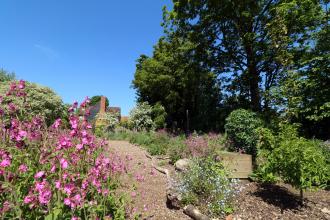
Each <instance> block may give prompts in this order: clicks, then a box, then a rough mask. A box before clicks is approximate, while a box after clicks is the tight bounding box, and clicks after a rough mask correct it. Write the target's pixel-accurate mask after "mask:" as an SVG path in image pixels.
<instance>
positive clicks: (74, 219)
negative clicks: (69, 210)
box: [71, 216, 79, 220]
mask: <svg viewBox="0 0 330 220" xmlns="http://www.w3.org/2000/svg"><path fill="white" fill-rule="evenodd" d="M71 220H79V218H78V217H75V216H74V217H72V218H71Z"/></svg>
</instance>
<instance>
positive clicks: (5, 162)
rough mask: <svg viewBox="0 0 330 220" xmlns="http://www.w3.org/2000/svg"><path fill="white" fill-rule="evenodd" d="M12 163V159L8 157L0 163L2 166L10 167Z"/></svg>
mask: <svg viewBox="0 0 330 220" xmlns="http://www.w3.org/2000/svg"><path fill="white" fill-rule="evenodd" d="M10 164H11V161H10V159H8V158H6V159H4V160H3V161H1V163H0V167H9V166H10Z"/></svg>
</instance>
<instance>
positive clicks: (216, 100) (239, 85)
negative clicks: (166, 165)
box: [133, 0, 330, 139]
mask: <svg viewBox="0 0 330 220" xmlns="http://www.w3.org/2000/svg"><path fill="white" fill-rule="evenodd" d="M173 4H174V7H173V9H172V10H171V11H168V10H167V9H166V8H164V16H163V17H164V22H163V27H164V36H163V37H161V38H160V39H159V41H158V43H157V44H156V45H155V46H154V52H153V55H152V56H151V57H148V56H146V55H141V56H140V58H139V59H138V60H137V65H136V72H135V79H134V81H133V86H134V88H136V90H137V95H138V99H139V101H141V102H144V101H147V102H149V103H150V104H151V105H153V104H155V103H158V102H159V103H161V104H162V105H163V106H164V107H165V110H166V112H167V114H168V115H167V125H168V127H169V128H173V127H176V128H181V129H185V130H188V129H190V130H202V131H208V130H220V131H221V130H223V128H224V119H225V118H226V117H227V116H228V114H229V113H230V112H231V111H232V110H234V109H237V108H244V109H250V110H253V111H255V112H258V113H259V114H260V115H261V116H262V117H263V118H264V119H265V121H266V122H267V123H271V122H272V121H273V120H277V119H278V118H281V120H287V121H289V122H295V123H300V124H302V126H301V127H300V128H301V129H300V132H301V134H303V135H305V136H306V137H317V138H322V139H327V138H329V137H330V128H329V126H327V125H328V124H329V123H330V116H329V112H330V111H329V110H330V108H329V100H330V99H329V98H330V97H329V95H330V91H329V88H330V74H329V71H330V68H329V65H330V64H329V62H330V61H329V60H330V59H329V56H330V55H329V54H330V50H329V38H330V30H329V17H328V14H329V11H328V8H329V2H328V1H314V0H299V1H293V0H292V1H280V0H279V1H278V0H276V1H273V0H268V1H232V0H230V1H229V0H228V1H221V2H220V1H210V0H193V1H185V0H173Z"/></svg>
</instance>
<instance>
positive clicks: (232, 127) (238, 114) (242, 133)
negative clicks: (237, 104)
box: [225, 109, 262, 155]
mask: <svg viewBox="0 0 330 220" xmlns="http://www.w3.org/2000/svg"><path fill="white" fill-rule="evenodd" d="M260 126H262V121H261V120H260V119H259V118H258V117H257V115H256V114H255V113H253V112H251V111H248V110H245V109H238V110H235V111H232V112H231V113H230V115H229V116H228V118H227V119H226V124H225V129H226V134H227V137H228V138H229V140H230V141H232V143H233V147H234V148H235V150H242V151H244V152H246V153H249V154H253V155H255V154H256V145H257V141H258V134H257V132H256V129H257V128H259V127H260Z"/></svg>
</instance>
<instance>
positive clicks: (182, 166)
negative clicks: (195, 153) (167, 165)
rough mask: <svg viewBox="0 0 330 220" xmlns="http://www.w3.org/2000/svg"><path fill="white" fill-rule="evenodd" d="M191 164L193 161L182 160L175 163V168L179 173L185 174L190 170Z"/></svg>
mask: <svg viewBox="0 0 330 220" xmlns="http://www.w3.org/2000/svg"><path fill="white" fill-rule="evenodd" d="M190 163H191V161H190V160H189V159H187V158H185V159H180V160H178V161H177V162H175V164H174V167H175V169H176V170H177V171H180V172H184V171H187V170H188V168H189V165H190Z"/></svg>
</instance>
